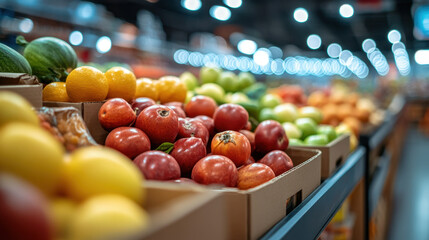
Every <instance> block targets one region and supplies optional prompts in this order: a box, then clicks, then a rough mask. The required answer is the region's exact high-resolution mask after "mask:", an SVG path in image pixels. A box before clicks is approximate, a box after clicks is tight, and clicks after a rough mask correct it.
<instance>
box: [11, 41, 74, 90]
mask: <svg viewBox="0 0 429 240" xmlns="http://www.w3.org/2000/svg"><path fill="white" fill-rule="evenodd" d="M16 42H17V43H18V44H19V45H22V46H24V47H25V49H24V57H25V58H26V59H27V61H28V62H29V63H30V66H31V69H32V70H33V74H34V75H36V76H37V77H38V78H39V80H40V81H41V82H42V83H46V84H48V83H51V82H59V81H65V80H66V78H67V75H68V72H69V71H71V70H73V69H74V68H76V66H77V56H76V53H75V51H74V50H73V48H72V47H71V46H70V45H69V44H68V43H66V42H65V41H63V40H61V39H58V38H54V37H42V38H38V39H36V40H34V41H32V42H30V43H28V42H27V41H25V39H24V37H22V36H18V37H17V38H16Z"/></svg>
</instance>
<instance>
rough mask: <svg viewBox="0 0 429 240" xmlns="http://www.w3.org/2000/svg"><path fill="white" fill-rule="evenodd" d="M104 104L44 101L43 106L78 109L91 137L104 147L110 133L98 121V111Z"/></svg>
mask: <svg viewBox="0 0 429 240" xmlns="http://www.w3.org/2000/svg"><path fill="white" fill-rule="evenodd" d="M103 103H104V101H102V102H78V103H71V102H51V101H43V106H45V107H74V108H76V109H77V110H78V111H79V113H80V115H81V116H82V118H83V121H84V122H85V124H86V126H87V127H88V130H89V132H90V133H91V136H92V137H93V138H94V140H95V141H96V142H97V143H98V144H102V145H104V141H105V140H106V137H107V135H108V134H109V132H107V131H106V130H104V128H103V127H102V126H101V124H100V122H99V121H98V111H99V110H100V108H101V106H102V105H103Z"/></svg>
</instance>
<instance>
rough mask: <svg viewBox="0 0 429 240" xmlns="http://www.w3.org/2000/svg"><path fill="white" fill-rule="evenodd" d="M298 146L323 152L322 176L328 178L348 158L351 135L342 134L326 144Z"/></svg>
mask: <svg viewBox="0 0 429 240" xmlns="http://www.w3.org/2000/svg"><path fill="white" fill-rule="evenodd" d="M297 147H298V146H297ZM298 148H305V149H317V150H320V151H321V152H322V168H321V177H322V179H327V178H328V177H329V176H331V174H332V173H333V172H334V171H335V169H337V168H338V167H339V166H340V165H341V164H342V163H343V162H344V161H345V160H346V159H347V156H348V155H349V153H350V135H348V134H345V135H341V136H340V137H338V138H337V139H335V140H334V141H332V142H330V143H329V144H328V145H326V146H299V147H298Z"/></svg>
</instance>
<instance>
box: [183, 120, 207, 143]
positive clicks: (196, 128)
mask: <svg viewBox="0 0 429 240" xmlns="http://www.w3.org/2000/svg"><path fill="white" fill-rule="evenodd" d="M188 137H197V138H201V140H203V143H204V146H207V143H208V141H209V131H208V130H207V128H206V127H205V126H204V125H203V124H202V123H201V121H199V120H196V119H192V118H179V134H178V135H177V138H188Z"/></svg>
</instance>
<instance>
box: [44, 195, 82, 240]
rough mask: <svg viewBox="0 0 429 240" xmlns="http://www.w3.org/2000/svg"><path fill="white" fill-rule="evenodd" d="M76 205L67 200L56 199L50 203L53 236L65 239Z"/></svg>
mask: <svg viewBox="0 0 429 240" xmlns="http://www.w3.org/2000/svg"><path fill="white" fill-rule="evenodd" d="M77 207H78V205H77V204H76V203H75V202H74V201H72V200H70V199H67V198H56V199H53V200H52V201H51V204H50V211H51V219H52V220H53V223H54V230H55V235H56V236H57V237H61V238H64V239H66V238H67V236H68V234H69V227H70V224H71V221H72V219H73V217H74V213H75V211H76V209H77Z"/></svg>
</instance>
